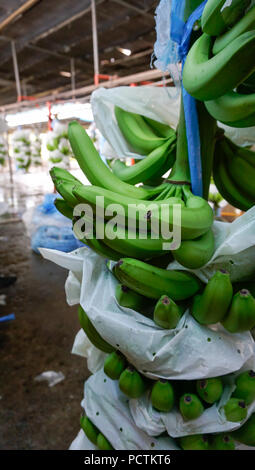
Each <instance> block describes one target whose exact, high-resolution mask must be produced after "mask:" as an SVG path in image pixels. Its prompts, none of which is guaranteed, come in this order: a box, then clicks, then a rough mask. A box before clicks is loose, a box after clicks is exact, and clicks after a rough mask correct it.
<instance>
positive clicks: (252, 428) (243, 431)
mask: <svg viewBox="0 0 255 470" xmlns="http://www.w3.org/2000/svg"><path fill="white" fill-rule="evenodd" d="M231 436H233V438H234V439H235V440H236V441H238V442H241V443H242V444H245V445H246V446H251V447H255V413H253V414H252V415H251V416H250V417H249V419H248V420H247V421H246V423H244V424H243V425H242V426H241V427H240V428H238V429H236V430H235V431H234V432H232V433H231Z"/></svg>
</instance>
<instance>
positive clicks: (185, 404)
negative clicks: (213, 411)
mask: <svg viewBox="0 0 255 470" xmlns="http://www.w3.org/2000/svg"><path fill="white" fill-rule="evenodd" d="M179 410H180V412H181V415H182V417H183V418H184V419H185V420H192V419H197V418H199V416H201V415H202V413H203V412H204V406H203V404H202V402H201V401H200V399H199V398H198V396H197V395H195V394H193V393H189V394H188V393H186V394H185V395H182V396H181V398H180V401H179Z"/></svg>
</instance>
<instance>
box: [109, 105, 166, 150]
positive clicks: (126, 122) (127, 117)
mask: <svg viewBox="0 0 255 470" xmlns="http://www.w3.org/2000/svg"><path fill="white" fill-rule="evenodd" d="M114 113H115V117H116V121H117V124H118V126H119V129H120V131H121V133H122V134H123V136H124V137H125V139H126V141H127V142H128V143H129V144H130V145H131V147H132V148H133V149H134V150H135V152H138V153H140V154H141V155H146V154H147V153H150V152H152V150H154V149H155V148H156V147H159V146H160V145H162V144H163V143H164V142H165V140H166V137H163V138H162V137H159V136H158V135H157V134H155V132H154V131H153V129H152V128H151V126H149V125H148V124H147V123H146V122H145V120H144V119H143V116H141V115H140V114H136V113H131V112H129V111H126V110H125V109H122V108H120V107H119V106H115V108H114Z"/></svg>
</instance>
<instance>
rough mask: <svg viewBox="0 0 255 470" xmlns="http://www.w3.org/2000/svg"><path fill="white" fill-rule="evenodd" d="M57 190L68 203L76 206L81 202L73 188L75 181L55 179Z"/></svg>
mask: <svg viewBox="0 0 255 470" xmlns="http://www.w3.org/2000/svg"><path fill="white" fill-rule="evenodd" d="M54 184H55V187H56V189H57V192H58V193H59V194H60V195H61V196H62V198H63V199H64V200H65V201H66V203H67V204H68V205H69V206H70V207H72V208H74V207H75V206H76V205H77V204H79V200H78V199H77V198H76V197H75V196H74V194H73V192H72V190H73V188H74V187H75V185H74V183H72V182H71V181H67V180H55V181H54Z"/></svg>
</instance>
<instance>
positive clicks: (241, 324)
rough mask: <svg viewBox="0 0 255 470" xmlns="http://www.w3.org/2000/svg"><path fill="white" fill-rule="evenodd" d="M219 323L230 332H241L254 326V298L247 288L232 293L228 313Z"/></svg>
mask: <svg viewBox="0 0 255 470" xmlns="http://www.w3.org/2000/svg"><path fill="white" fill-rule="evenodd" d="M221 323H222V325H223V326H224V328H226V330H228V331H229V332H230V333H241V332H243V331H249V330H251V329H252V328H254V326H255V299H254V297H253V296H252V295H251V293H250V292H249V291H248V290H247V289H242V290H241V291H240V292H237V294H235V295H234V297H233V300H232V303H231V305H230V309H229V311H228V314H227V316H226V317H225V319H224V320H223V321H222V322H221Z"/></svg>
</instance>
